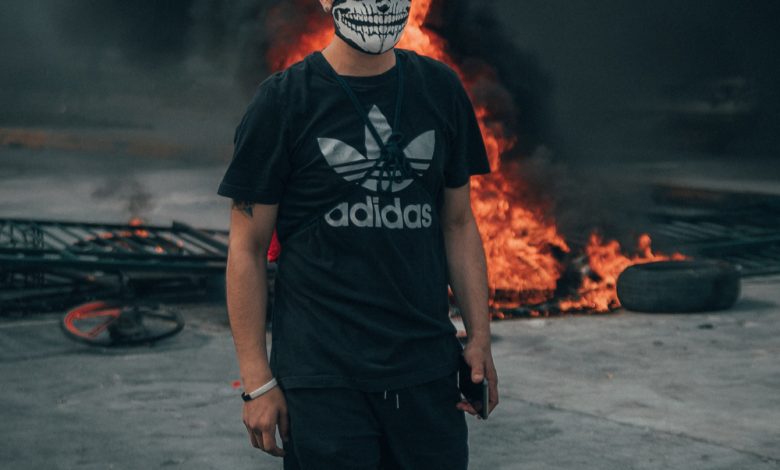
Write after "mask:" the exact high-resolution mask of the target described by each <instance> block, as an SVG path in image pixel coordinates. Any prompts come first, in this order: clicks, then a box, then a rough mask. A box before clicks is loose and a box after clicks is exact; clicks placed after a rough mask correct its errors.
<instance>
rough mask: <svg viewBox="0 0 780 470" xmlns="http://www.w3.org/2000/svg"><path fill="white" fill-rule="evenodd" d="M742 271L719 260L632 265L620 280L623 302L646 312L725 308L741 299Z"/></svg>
mask: <svg viewBox="0 0 780 470" xmlns="http://www.w3.org/2000/svg"><path fill="white" fill-rule="evenodd" d="M739 292H740V281H739V272H738V271H737V269H736V268H735V267H734V266H733V265H730V264H727V263H723V262H718V261H703V260H697V261H661V262H656V263H646V264H637V265H634V266H630V267H629V268H627V269H626V270H625V271H623V273H622V274H621V275H620V277H619V278H618V281H617V294H618V299H619V300H620V303H621V304H622V305H623V307H625V308H626V309H628V310H633V311H637V312H646V313H692V312H706V311H715V310H725V309H728V308H730V307H732V306H733V305H734V303H735V302H736V301H737V298H739Z"/></svg>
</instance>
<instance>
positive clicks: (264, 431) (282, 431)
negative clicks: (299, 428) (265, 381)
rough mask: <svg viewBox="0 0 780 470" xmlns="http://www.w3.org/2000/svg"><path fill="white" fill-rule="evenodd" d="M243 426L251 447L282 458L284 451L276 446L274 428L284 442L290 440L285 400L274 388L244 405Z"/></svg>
mask: <svg viewBox="0 0 780 470" xmlns="http://www.w3.org/2000/svg"><path fill="white" fill-rule="evenodd" d="M244 425H245V426H246V430H247V431H248V432H249V440H250V442H251V443H252V445H253V446H254V447H256V448H258V449H261V450H263V451H264V452H267V453H269V454H271V455H273V456H275V457H284V449H282V448H280V447H278V446H277V445H276V427H277V426H278V427H279V435H281V436H282V440H283V441H284V442H287V441H289V439H290V434H289V432H290V422H289V420H288V418H287V400H285V398H284V393H283V392H282V390H281V389H280V388H279V387H278V386H276V387H274V388H272V389H271V390H269V391H268V392H267V393H264V394H263V395H261V396H259V397H257V398H255V399H254V400H250V401H248V402H245V403H244Z"/></svg>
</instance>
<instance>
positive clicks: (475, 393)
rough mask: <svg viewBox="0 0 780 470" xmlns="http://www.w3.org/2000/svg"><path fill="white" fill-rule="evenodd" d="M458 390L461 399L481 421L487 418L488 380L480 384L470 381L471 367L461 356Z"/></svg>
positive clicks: (484, 379) (483, 379)
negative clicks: (466, 401) (465, 401)
mask: <svg viewBox="0 0 780 470" xmlns="http://www.w3.org/2000/svg"><path fill="white" fill-rule="evenodd" d="M458 388H459V389H460V393H461V394H462V395H463V397H464V398H465V399H466V400H468V402H469V403H471V406H473V407H474V409H475V410H477V412H478V413H479V416H480V417H481V418H482V419H487V418H488V379H487V377H483V378H482V383H476V384H475V383H474V382H473V381H472V380H471V366H469V364H468V362H466V359H464V358H463V355H462V354H461V356H460V369H458Z"/></svg>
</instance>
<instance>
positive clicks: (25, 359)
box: [0, 277, 780, 470]
mask: <svg viewBox="0 0 780 470" xmlns="http://www.w3.org/2000/svg"><path fill="white" fill-rule="evenodd" d="M779 304H780V277H775V278H763V279H758V280H753V281H750V282H747V283H745V285H744V293H743V297H742V299H741V300H740V302H739V304H738V305H737V307H736V308H735V309H733V310H731V311H728V312H724V313H718V314H700V315H680V316H677V315H646V314H635V313H629V312H624V311H619V312H616V313H614V314H610V315H603V316H593V317H591V316H569V317H563V318H555V319H544V320H543V319H536V320H511V321H503V322H494V323H493V324H492V331H493V335H494V345H493V354H494V358H495V360H496V365H497V368H498V371H499V373H500V393H501V403H500V404H499V406H498V407H497V408H496V410H495V411H494V413H493V414H492V415H491V417H490V419H489V420H487V421H478V420H476V419H474V418H473V417H470V416H468V417H467V418H468V423H469V444H470V449H471V466H470V468H473V469H475V470H478V469H491V470H497V469H521V468H522V469H562V468H572V469H575V468H576V469H593V470H604V469H770V468H780V450H779V449H780V447H778V442H780V394H778V393H777V392H778V390H780V366H778V362H777V358H778V354H780V343H779V342H778V341H777V337H778V336H779V335H780V307H779ZM178 308H180V310H181V311H182V312H183V314H184V315H185V317H186V319H187V325H186V327H185V329H184V330H183V331H182V332H181V333H180V334H179V335H177V336H175V337H173V338H171V339H169V340H166V341H163V342H160V343H158V344H157V345H156V346H153V347H148V346H144V347H138V348H122V349H111V350H107V349H95V348H92V347H90V346H86V345H81V344H77V343H75V342H72V341H71V340H69V339H67V338H66V337H65V336H64V335H63V334H62V332H61V331H60V328H59V322H60V320H61V315H59V314H46V315H35V316H28V317H25V318H17V319H10V318H5V319H2V320H0V376H2V378H3V379H2V394H0V410H2V411H0V413H1V416H2V420H0V461H2V462H3V465H2V468H4V469H37V468H48V469H71V468H83V469H109V468H110V469H142V468H144V469H145V468H177V467H180V468H190V469H214V468H231V469H239V468H255V469H257V468H263V469H277V468H281V460H279V459H276V458H274V457H271V456H268V455H266V454H264V453H263V452H261V451H258V450H256V449H254V448H252V447H251V446H250V445H249V441H248V439H247V436H246V431H245V429H244V427H243V424H242V423H241V403H242V402H241V400H240V399H239V398H238V393H239V392H238V390H237V389H236V388H234V387H233V382H234V381H235V380H237V379H238V378H239V372H238V367H237V364H236V361H235V358H234V354H233V344H232V340H231V337H230V333H229V328H228V324H227V316H226V313H225V310H224V307H223V306H222V305H221V304H191V305H186V304H185V305H179V306H178Z"/></svg>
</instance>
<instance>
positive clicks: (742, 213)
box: [649, 186, 780, 277]
mask: <svg viewBox="0 0 780 470" xmlns="http://www.w3.org/2000/svg"><path fill="white" fill-rule="evenodd" d="M654 197H655V201H656V203H657V204H658V206H657V207H656V208H655V209H653V210H651V211H650V213H649V215H650V217H651V220H652V222H653V228H652V229H651V232H652V234H653V235H654V237H653V240H654V241H657V242H658V244H659V246H662V247H667V246H668V247H671V248H672V249H674V250H679V251H682V252H684V253H687V254H690V255H693V256H694V257H701V258H712V259H720V260H724V261H728V262H730V263H733V264H736V265H738V266H740V268H741V272H742V276H743V277H747V276H761V275H767V274H776V273H780V197H778V196H772V195H762V194H743V193H729V192H720V191H710V190H697V189H687V188H679V187H672V186H659V187H657V188H656V190H655V193H654Z"/></svg>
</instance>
